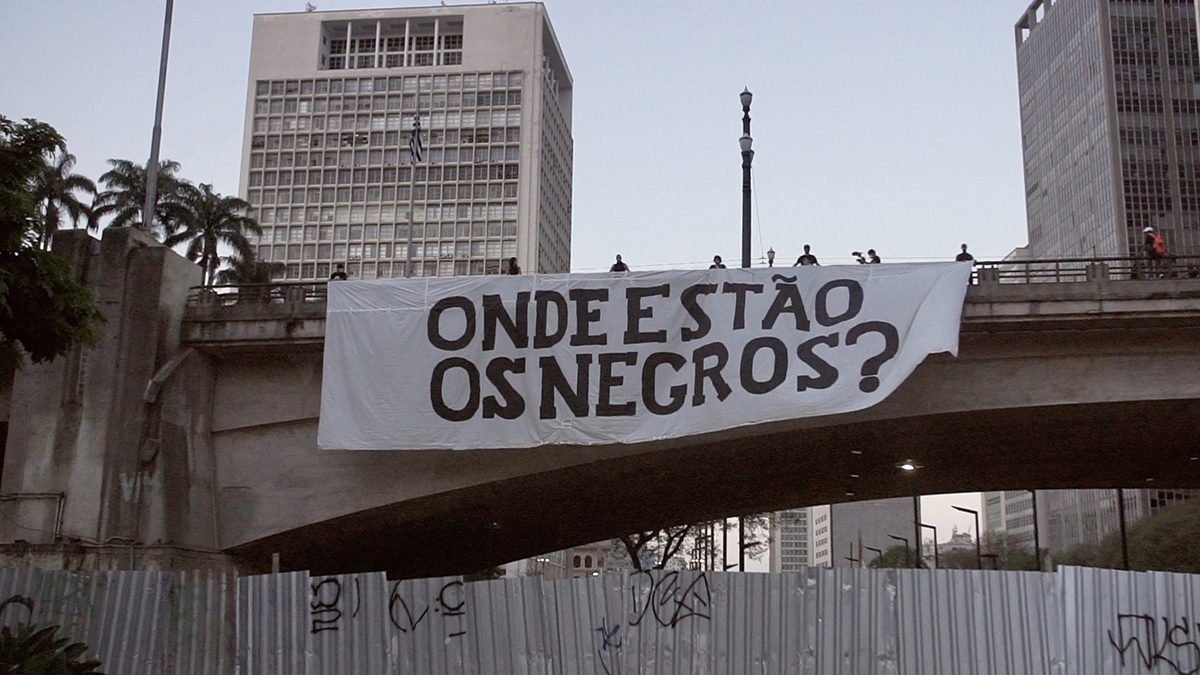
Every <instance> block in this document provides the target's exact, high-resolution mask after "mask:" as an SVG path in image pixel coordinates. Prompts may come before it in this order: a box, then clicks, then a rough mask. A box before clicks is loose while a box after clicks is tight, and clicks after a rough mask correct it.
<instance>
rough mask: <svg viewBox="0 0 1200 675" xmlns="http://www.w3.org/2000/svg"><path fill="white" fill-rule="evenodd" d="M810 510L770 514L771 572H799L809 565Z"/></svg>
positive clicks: (810, 542) (790, 510)
mask: <svg viewBox="0 0 1200 675" xmlns="http://www.w3.org/2000/svg"><path fill="white" fill-rule="evenodd" d="M811 512H812V509H808V508H803V509H789V510H787V511H776V512H775V513H772V514H771V519H770V523H771V525H770V527H771V536H770V539H769V541H770V555H769V561H770V562H769V565H770V570H771V571H772V572H799V571H800V570H801V569H803V568H805V567H808V566H809V565H810V564H812V563H811V558H810V556H809V553H810V552H811V551H812V545H813V538H812V532H811V530H810V528H809V522H810V519H811Z"/></svg>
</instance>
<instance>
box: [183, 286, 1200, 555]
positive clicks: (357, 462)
mask: <svg viewBox="0 0 1200 675" xmlns="http://www.w3.org/2000/svg"><path fill="white" fill-rule="evenodd" d="M241 311H243V312H244V311H245V310H241ZM294 311H295V310H293V309H289V308H286V307H281V306H278V305H276V306H260V310H259V312H258V313H257V314H255V315H253V316H251V318H250V319H248V320H251V321H254V322H257V323H259V324H260V328H258V329H256V331H257V332H258V333H259V334H261V335H264V336H266V335H274V337H272V338H270V339H269V340H264V341H263V342H262V343H260V344H258V345H257V347H256V346H255V345H254V344H252V343H249V342H247V341H246V340H245V335H246V334H247V333H246V332H245V331H243V330H240V329H232V330H234V331H237V332H235V333H233V334H232V337H234V338H235V339H231V340H230V341H229V342H228V343H222V342H221V340H220V337H221V334H220V330H216V331H214V330H212V329H211V326H212V325H213V324H211V323H210V329H209V330H208V332H207V334H206V337H205V339H204V340H201V341H197V342H196V343H193V344H199V343H201V342H203V343H204V344H202V345H200V346H202V348H204V349H205V350H206V351H209V352H210V353H212V354H213V355H214V360H215V369H216V372H217V381H216V386H215V390H214V401H215V406H214V412H213V429H212V431H213V435H212V438H213V446H214V448H215V449H216V451H217V453H218V456H219V458H220V460H219V466H220V475H219V480H218V482H219V484H220V491H221V497H220V505H221V507H220V508H221V519H220V520H221V524H222V533H221V537H222V538H221V544H222V546H223V547H225V548H228V549H231V550H233V551H234V552H235V553H237V554H238V555H239V556H241V557H242V558H243V560H245V561H247V562H248V564H249V565H251V566H254V565H258V566H262V565H265V564H266V563H267V561H269V556H270V553H272V552H280V553H281V554H282V558H283V563H284V566H285V568H289V569H292V568H295V569H299V568H310V569H313V570H322V571H334V570H351V569H354V570H368V569H388V570H391V571H392V572H393V573H396V574H401V575H418V574H440V573H451V572H461V571H464V570H471V569H477V568H480V567H483V566H484V565H485V564H489V563H491V562H498V561H503V560H509V559H514V558H517V557H521V556H525V555H532V554H535V553H538V552H543V551H546V550H553V549H555V548H560V547H564V546H567V545H573V544H578V543H584V542H587V541H594V540H598V539H602V538H605V537H611V536H614V535H617V534H620V533H622V532H625V531H630V530H634V529H638V528H643V527H653V526H658V525H663V524H666V523H668V522H697V521H700V520H704V519H709V518H714V517H719V516H724V515H732V514H737V513H748V512H758V511H763V510H769V509H776V508H782V507H791V506H798V505H805V504H818V503H830V502H839V501H845V500H850V499H867V498H876V497H893V496H902V495H908V494H911V490H912V488H913V485H912V484H911V482H907V481H906V479H904V477H901V476H899V475H898V472H897V471H895V470H894V469H893V465H894V464H895V463H896V462H897V461H899V460H901V459H905V458H907V457H915V458H919V459H921V460H922V461H923V462H924V463H925V464H926V465H927V468H926V469H925V470H924V471H923V472H922V474H923V475H922V476H921V477H920V478H919V485H918V488H919V489H920V490H921V491H922V492H926V493H934V492H954V491H962V490H995V489H1028V488H1042V489H1047V488H1057V487H1115V486H1124V487H1142V486H1144V485H1146V484H1147V479H1153V481H1154V484H1159V485H1164V486H1166V485H1170V486H1172V487H1200V462H1196V461H1192V460H1190V457H1191V456H1192V454H1191V453H1192V452H1193V451H1194V446H1195V443H1194V441H1193V440H1192V439H1194V438H1195V437H1196V432H1197V431H1200V428H1197V427H1200V422H1198V420H1200V415H1198V414H1197V413H1198V412H1200V410H1198V409H1197V408H1198V405H1197V401H1200V282H1196V281H1191V280H1181V281H1142V282H1120V283H1117V282H1112V283H1108V282H1097V283H1075V284H1021V285H985V286H979V287H973V288H972V289H971V292H970V293H969V297H968V303H967V305H966V308H965V313H964V324H963V336H962V349H961V351H960V355H959V358H957V359H954V358H951V357H949V356H948V355H939V356H934V357H931V358H930V359H928V360H927V361H926V363H925V364H923V365H922V366H921V367H920V368H919V369H918V370H917V371H916V373H914V374H913V376H912V377H911V378H910V379H909V381H908V382H906V383H905V384H904V385H903V386H902V387H901V389H900V390H899V391H897V392H896V393H895V394H894V395H893V396H892V397H890V398H889V399H888V400H887V401H885V402H884V403H882V404H880V405H878V406H876V407H874V408H872V409H870V410H866V411H861V412H858V413H852V414H848V415H839V416H832V417H825V418H813V419H807V420H797V421H793V422H787V423H780V424H773V425H764V426H761V427H756V428H749V429H738V430H734V431H730V432H724V433H721V434H714V435H711V436H708V437H704V438H690V439H684V440H680V441H673V442H667V443H652V444H645V445H638V446H610V447H554V448H536V449H530V450H476V451H459V452H444V451H420V452H413V451H407V452H322V451H320V450H318V449H317V448H316V430H317V415H318V412H319V407H320V371H321V358H320V353H319V351H318V350H317V349H316V347H317V346H318V344H317V343H314V342H313V340H312V335H311V333H309V334H306V335H305V336H304V337H303V338H301V339H299V340H297V342H296V343H295V344H293V345H291V348H289V349H281V347H283V346H284V345H285V344H286V343H287V342H288V340H287V339H286V338H285V339H281V338H280V332H279V331H274V332H272V330H271V329H269V328H267V327H266V324H267V323H269V322H270V321H271V316H272V314H273V313H277V314H279V315H280V318H279V319H276V321H277V322H278V321H282V320H284V319H283V318H282V317H283V315H284V313H286V312H294ZM212 319H213V317H212V315H208V316H206V317H205V319H204V320H205V321H209V322H211V321H212ZM310 324H311V322H306V330H309V329H315V327H314V326H312V325H310ZM189 330H190V329H189ZM272 350H273V351H272ZM1155 419H1169V420H1172V422H1171V429H1172V430H1171V432H1170V433H1169V434H1165V433H1163V432H1162V431H1161V429H1163V428H1164V427H1163V426H1162V425H1161V423H1158V422H1154V421H1152V420H1155ZM854 451H858V452H861V454H855V452H854ZM852 474H854V475H858V476H859V478H858V479H853V478H851V475H852ZM1193 483H1196V485H1193ZM850 492H853V495H850V494H848V493H850ZM492 523H496V524H498V525H499V527H500V529H498V530H496V529H493V528H491V527H490V525H491V524H492Z"/></svg>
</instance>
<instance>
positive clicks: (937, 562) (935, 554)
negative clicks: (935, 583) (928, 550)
mask: <svg viewBox="0 0 1200 675" xmlns="http://www.w3.org/2000/svg"><path fill="white" fill-rule="evenodd" d="M921 527H928V528H929V529H931V530H933V569H935V570H936V569H941V568H942V561H941V560H940V559H939V556H938V545H937V528H936V527H934V526H933V525H926V524H925V523H921Z"/></svg>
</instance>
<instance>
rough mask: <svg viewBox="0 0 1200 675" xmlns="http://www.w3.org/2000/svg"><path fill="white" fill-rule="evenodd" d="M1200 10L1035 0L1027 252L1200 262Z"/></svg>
mask: <svg viewBox="0 0 1200 675" xmlns="http://www.w3.org/2000/svg"><path fill="white" fill-rule="evenodd" d="M1195 11H1196V10H1195V7H1194V5H1193V3H1192V2H1191V1H1177V0H1139V1H1138V2H1129V1H1124V2H1122V1H1118V0H1054V1H1051V0H1036V1H1035V2H1034V3H1033V4H1032V5H1030V7H1029V9H1028V10H1026V12H1025V13H1024V14H1022V15H1021V18H1020V19H1019V20H1018V21H1017V24H1016V40H1017V47H1016V50H1017V80H1018V83H1019V85H1018V86H1019V89H1020V104H1021V138H1022V146H1023V148H1024V158H1025V203H1026V212H1027V216H1028V227H1029V248H1030V250H1031V253H1032V254H1033V257H1035V258H1042V259H1044V258H1060V257H1075V256H1128V255H1131V254H1137V253H1138V251H1139V249H1140V247H1141V243H1142V229H1143V228H1145V227H1154V228H1156V229H1157V230H1159V232H1160V234H1161V235H1162V236H1163V237H1164V238H1165V239H1166V241H1167V246H1168V250H1170V251H1171V252H1173V253H1176V254H1183V255H1197V254H1200V101H1198V100H1197V95H1196V94H1197V84H1196V83H1197V82H1198V81H1200V77H1198V75H1197V73H1200V50H1198V48H1197V42H1196V14H1195Z"/></svg>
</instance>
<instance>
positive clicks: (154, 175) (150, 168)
mask: <svg viewBox="0 0 1200 675" xmlns="http://www.w3.org/2000/svg"><path fill="white" fill-rule="evenodd" d="M174 8H175V0H167V12H166V18H165V19H163V39H162V55H161V57H160V59H159V63H158V99H157V102H156V103H155V106H154V131H153V133H152V135H151V138H150V159H149V161H147V162H146V203H145V204H144V205H143V207H142V223H143V224H145V226H146V229H147V230H152V229H153V228H154V210H155V209H154V207H155V206H156V205H157V204H158V148H159V146H160V145H161V144H162V115H163V98H164V97H165V95H166V92H167V54H168V53H169V52H170V50H171V14H172V12H173V10H174Z"/></svg>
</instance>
